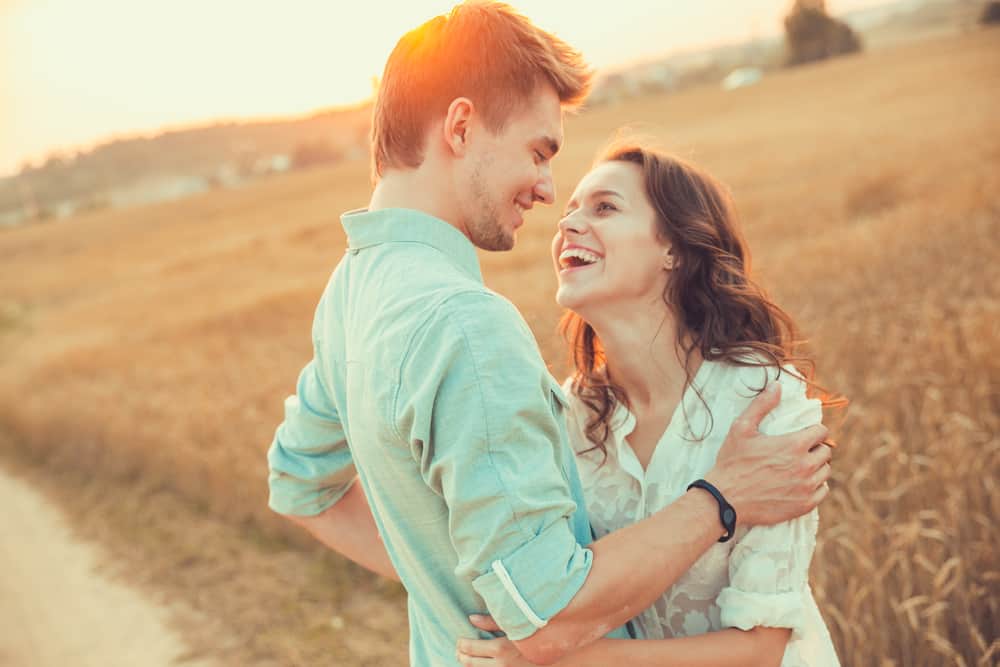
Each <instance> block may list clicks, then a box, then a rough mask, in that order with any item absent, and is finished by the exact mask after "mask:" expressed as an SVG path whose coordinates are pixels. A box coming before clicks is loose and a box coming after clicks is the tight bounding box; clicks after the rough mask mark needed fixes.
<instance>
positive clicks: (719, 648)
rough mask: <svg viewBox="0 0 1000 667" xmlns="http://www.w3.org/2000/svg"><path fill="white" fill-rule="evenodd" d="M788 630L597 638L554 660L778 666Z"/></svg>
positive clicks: (592, 666)
mask: <svg viewBox="0 0 1000 667" xmlns="http://www.w3.org/2000/svg"><path fill="white" fill-rule="evenodd" d="M790 634H791V631H790V630H788V629H786V628H754V629H753V630H750V631H749V632H744V631H743V630H737V629H735V628H728V629H726V630H720V631H718V632H708V633H705V634H702V635H694V636H692V637H678V638H676V639H658V640H648V641H642V640H639V641H636V640H630V639H600V640H598V641H596V642H594V643H593V644H590V645H589V646H586V647H584V648H582V649H580V650H579V651H576V652H574V653H572V654H570V655H568V656H566V657H565V658H564V659H562V660H560V661H559V662H558V663H557V666H558V667H607V665H614V664H627V665H629V667H749V666H752V667H778V665H780V664H781V659H782V657H783V656H784V653H785V646H786V645H787V643H788V637H789V635H790Z"/></svg>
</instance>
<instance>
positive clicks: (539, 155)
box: [535, 151, 545, 162]
mask: <svg viewBox="0 0 1000 667" xmlns="http://www.w3.org/2000/svg"><path fill="white" fill-rule="evenodd" d="M535 161H536V162H545V154H544V153H542V151H535Z"/></svg>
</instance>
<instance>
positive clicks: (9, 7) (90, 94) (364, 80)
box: [0, 0, 872, 174]
mask: <svg viewBox="0 0 1000 667" xmlns="http://www.w3.org/2000/svg"><path fill="white" fill-rule="evenodd" d="M454 1H455V0H399V1H378V2H352V3H346V2H333V1H330V0H287V1H284V2H277V1H276V0H264V1H261V2H237V1H236V0H212V2H203V1H199V0H175V1H174V2H169V3H166V2H152V1H149V0H139V1H137V0H91V1H89V2H77V1H75V0H4V1H3V2H2V3H0V61H2V62H0V174H3V173H5V172H8V171H10V170H12V169H14V168H15V167H16V166H17V164H18V163H19V162H21V161H23V160H25V159H31V160H36V161H37V160H38V159H39V158H40V157H41V156H43V155H44V154H45V153H47V152H49V151H52V150H54V149H57V148H58V149H69V148H78V147H82V146H87V145H89V144H92V143H94V142H98V141H102V140H107V139H108V138H109V137H111V136H114V135H116V134H134V133H152V132H155V131H158V130H159V129H161V128H164V127H176V126H183V125H191V124H200V123H204V122H210V121H212V120H220V119H245V118H256V117H262V116H288V115H298V114H305V113H309V112H311V111H314V110H317V109H322V108H328V107H331V106H336V105H343V104H350V103H354V102H358V101H360V100H363V99H364V98H366V97H368V96H370V94H371V92H372V82H373V80H374V79H375V78H376V77H377V76H378V75H379V73H380V72H381V69H382V66H383V64H384V62H385V59H386V57H387V56H388V54H389V52H390V51H391V50H392V47H393V45H394V44H395V42H396V40H397V39H398V38H399V36H400V35H402V34H403V33H404V32H406V31H407V30H410V29H412V28H414V27H415V26H417V25H419V24H420V23H422V22H423V21H425V20H427V19H428V18H430V17H432V16H435V15H437V14H442V13H446V12H447V11H448V10H449V9H450V8H451V7H452V5H453V4H454ZM871 1H872V0H844V1H843V2H841V3H834V2H831V3H830V5H831V9H836V7H835V6H834V5H838V4H843V5H857V4H865V3H868V4H870V2H871ZM511 4H513V5H515V6H516V7H518V8H519V9H520V10H521V11H523V12H524V13H525V14H527V15H528V16H530V17H531V18H532V19H534V20H535V21H536V22H537V23H538V24H539V25H541V26H543V27H545V28H546V29H549V30H552V31H554V32H555V33H556V34H558V35H559V36H561V37H563V38H564V39H566V40H567V41H569V42H570V43H572V44H574V45H575V46H577V47H578V48H580V49H582V50H583V51H584V53H585V54H586V56H587V57H588V59H590V61H591V62H593V63H594V64H595V65H598V66H602V65H607V64H613V63H616V62H621V61H625V60H629V59H634V58H637V57H640V56H643V55H649V54H655V53H658V52H659V53H662V52H664V51H668V50H673V49H678V48H690V47H691V46H694V45H702V44H705V43H709V42H712V41H724V40H731V39H745V38H747V37H749V36H751V35H753V34H755V33H757V32H768V31H770V32H775V31H776V30H778V29H779V26H780V24H779V23H777V21H779V19H780V15H781V12H782V11H783V10H784V9H785V7H786V5H787V2H786V0H746V1H745V2H742V3H739V4H738V5H732V4H731V3H728V2H725V1H724V0H706V1H705V2H703V3H676V4H674V3H661V2H659V1H658V0H656V1H650V0H622V1H621V2H618V3H615V4H614V7H601V6H595V7H594V8H593V9H588V10H586V11H584V10H581V5H580V3H579V2H577V1H576V0H523V1H520V2H513V3H511Z"/></svg>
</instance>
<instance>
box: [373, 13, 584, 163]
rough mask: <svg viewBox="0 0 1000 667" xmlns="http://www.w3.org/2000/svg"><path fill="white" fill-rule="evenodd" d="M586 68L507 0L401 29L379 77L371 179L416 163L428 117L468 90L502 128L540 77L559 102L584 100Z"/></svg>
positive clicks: (488, 119)
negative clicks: (556, 95)
mask: <svg viewBox="0 0 1000 667" xmlns="http://www.w3.org/2000/svg"><path fill="white" fill-rule="evenodd" d="M591 76H592V73H591V69H590V68H589V67H588V65H587V64H586V63H585V62H584V60H583V56H582V55H581V54H580V52H579V51H577V50H576V49H574V48H573V47H571V46H569V45H568V44H566V43H565V42H564V41H562V40H561V39H559V38H558V37H556V36H554V35H552V34H551V33H548V32H546V31H544V30H542V29H541V28H539V27H537V26H536V25H534V24H533V23H531V21H529V20H528V19H527V18H526V17H524V16H522V15H521V14H518V13H517V12H516V11H515V10H514V9H513V8H511V7H510V6H509V5H506V4H504V3H500V2H489V1H483V0H478V1H476V0H473V1H469V2H463V3H462V4H459V5H456V6H455V7H454V8H453V9H452V10H451V12H450V13H449V14H447V15H442V16H437V17H435V18H433V19H431V20H429V21H427V22H426V23H424V24H423V25H421V26H420V27H419V28H416V29H414V30H411V31H410V32H408V33H406V34H405V35H403V37H402V38H401V39H400V40H399V42H398V43H397V44H396V48H394V49H393V51H392V54H390V56H389V60H388V61H387V62H386V65H385V71H384V72H383V75H382V80H381V82H380V84H379V89H378V96H377V98H376V101H375V110H374V117H373V122H372V168H373V178H374V180H376V181H377V180H378V179H379V177H381V176H382V174H383V173H384V171H385V170H386V169H387V168H407V167H409V168H413V167H418V166H419V165H420V164H421V162H423V159H424V148H425V147H424V136H425V133H426V132H427V128H428V126H429V125H430V122H431V121H432V120H433V119H434V118H436V117H439V116H443V115H445V114H446V113H447V111H448V106H449V105H450V104H451V102H452V100H454V99H455V98H458V97H467V98H469V99H470V100H472V102H473V104H475V105H476V108H477V109H478V110H479V112H480V113H482V115H483V118H484V121H485V123H486V125H487V127H488V128H489V129H490V130H491V131H494V132H498V131H500V130H501V129H502V128H503V126H504V124H505V122H506V121H507V119H508V118H509V116H510V114H511V113H512V112H513V111H514V110H516V109H517V108H518V106H519V105H520V104H522V103H524V102H525V101H526V100H527V99H528V98H529V97H530V96H531V95H532V94H533V93H534V92H535V91H536V90H537V87H538V86H539V84H548V85H551V86H552V87H553V88H554V89H555V91H556V94H558V95H559V99H560V101H561V102H562V104H563V107H564V108H573V107H576V106H578V105H579V104H580V103H582V101H583V99H584V98H585V97H586V96H587V93H588V92H589V91H590V83H591Z"/></svg>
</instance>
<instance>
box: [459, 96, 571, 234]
mask: <svg viewBox="0 0 1000 667" xmlns="http://www.w3.org/2000/svg"><path fill="white" fill-rule="evenodd" d="M562 140H563V129H562V107H561V105H560V103H559V97H558V95H556V92H555V90H553V89H552V88H551V87H549V86H542V87H539V89H538V91H537V92H536V93H535V94H534V95H533V96H532V98H531V99H530V100H528V101H527V102H525V103H524V104H523V105H522V106H521V108H519V109H518V110H516V111H515V112H513V113H512V114H511V116H510V117H509V118H508V119H507V123H506V124H505V125H504V127H503V128H502V129H501V130H500V132H498V133H496V134H494V133H492V132H490V131H489V130H488V129H486V128H485V127H482V126H481V128H480V130H479V132H477V133H476V137H475V142H474V144H470V147H469V162H468V163H467V164H468V169H467V171H465V172H464V176H463V187H462V188H460V190H461V192H460V194H459V197H460V198H461V199H462V200H463V205H462V208H463V210H464V217H465V224H466V229H467V231H468V234H469V238H470V240H471V241H472V243H473V244H474V245H476V246H477V247H479V248H482V249H483V250H510V249H511V248H513V247H514V243H515V242H516V240H517V229H518V228H519V227H520V226H521V225H523V224H524V213H525V211H527V210H529V209H530V208H531V207H532V206H534V204H535V202H542V203H543V204H551V203H552V202H553V201H554V200H555V185H554V184H553V182H552V167H551V160H552V157H553V156H554V155H555V154H556V152H557V151H558V150H559V147H560V145H561V144H562Z"/></svg>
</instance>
